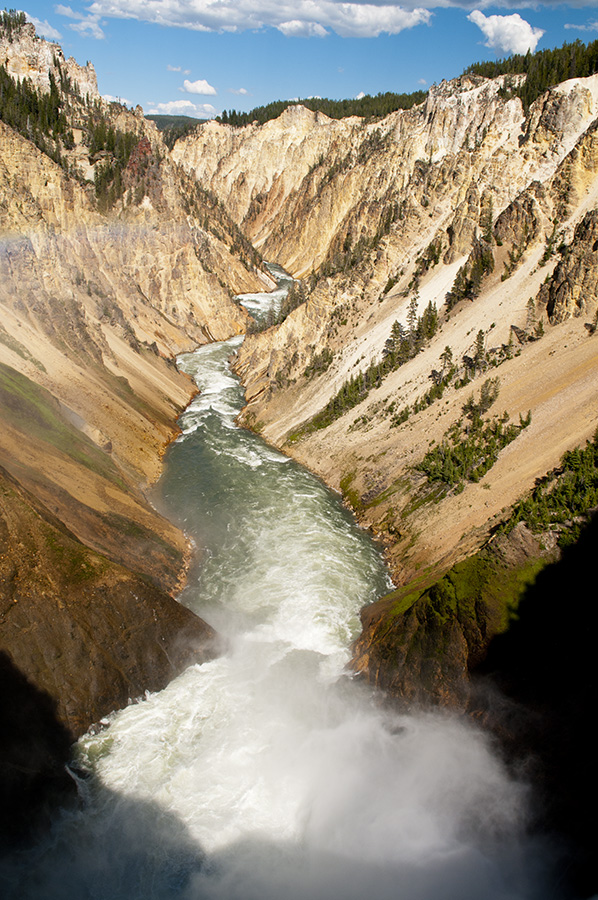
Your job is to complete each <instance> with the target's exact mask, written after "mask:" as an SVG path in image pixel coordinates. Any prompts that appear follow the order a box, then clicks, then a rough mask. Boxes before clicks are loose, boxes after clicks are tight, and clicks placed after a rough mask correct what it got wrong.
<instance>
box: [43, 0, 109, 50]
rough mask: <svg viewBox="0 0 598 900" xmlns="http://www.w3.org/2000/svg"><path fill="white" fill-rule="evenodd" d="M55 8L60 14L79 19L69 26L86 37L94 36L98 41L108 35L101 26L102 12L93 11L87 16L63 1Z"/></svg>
mask: <svg viewBox="0 0 598 900" xmlns="http://www.w3.org/2000/svg"><path fill="white" fill-rule="evenodd" d="M54 9H55V11H56V12H57V13H58V15H59V16H66V17H67V18H68V19H76V20H77V21H76V22H73V23H72V24H71V25H69V28H71V29H72V30H73V31H78V32H79V34H81V35H83V36H84V37H87V36H89V37H93V38H95V39H96V40H98V41H101V40H102V39H103V38H105V37H106V35H105V34H104V32H103V31H102V28H101V27H100V18H101V13H91V14H90V15H87V16H86V15H85V14H84V13H80V12H76V11H75V10H74V9H72V7H70V6H64V5H63V4H62V3H59V4H58V5H57V6H55V7H54Z"/></svg>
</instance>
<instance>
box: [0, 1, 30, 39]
mask: <svg viewBox="0 0 598 900" xmlns="http://www.w3.org/2000/svg"><path fill="white" fill-rule="evenodd" d="M26 24H27V17H26V15H25V13H24V12H17V10H16V9H8V10H6V9H5V10H4V11H3V12H2V13H0V31H3V32H4V34H5V35H6V36H7V38H8V40H9V41H10V42H11V43H12V39H13V35H15V34H18V33H19V32H20V31H21V29H22V28H23V27H24V26H25V25H26Z"/></svg>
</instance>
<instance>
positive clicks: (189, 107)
mask: <svg viewBox="0 0 598 900" xmlns="http://www.w3.org/2000/svg"><path fill="white" fill-rule="evenodd" d="M148 112H150V113H153V114H154V115H165V116H193V117H195V118H198V119H206V118H207V119H211V118H212V117H213V116H215V115H216V109H215V107H213V106H212V104H211V103H192V102H191V100H170V101H169V102H168V103H154V104H152V108H151V109H150V110H148Z"/></svg>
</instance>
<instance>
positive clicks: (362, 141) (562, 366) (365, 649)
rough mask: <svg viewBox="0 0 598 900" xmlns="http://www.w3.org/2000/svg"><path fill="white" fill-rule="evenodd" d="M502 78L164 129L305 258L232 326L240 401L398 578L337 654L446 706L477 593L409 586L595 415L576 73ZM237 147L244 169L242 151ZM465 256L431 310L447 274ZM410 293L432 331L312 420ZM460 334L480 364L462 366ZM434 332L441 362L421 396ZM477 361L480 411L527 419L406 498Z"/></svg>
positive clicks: (580, 90)
mask: <svg viewBox="0 0 598 900" xmlns="http://www.w3.org/2000/svg"><path fill="white" fill-rule="evenodd" d="M504 87H505V85H504V82H503V79H502V78H499V79H496V80H493V81H489V80H486V79H482V78H477V77H471V78H461V79H458V80H457V81H453V82H443V83H442V84H440V85H438V86H437V87H434V88H432V89H431V91H430V92H429V95H428V97H427V99H426V101H425V103H423V104H422V105H421V106H419V107H415V108H413V109H411V110H409V111H406V112H396V113H393V114H392V115H391V116H389V117H387V118H386V119H384V120H382V121H381V122H377V123H370V124H365V123H363V122H361V121H360V120H357V119H353V120H345V121H341V122H333V121H327V120H325V119H324V118H323V117H321V116H319V117H316V115H315V114H314V113H310V112H308V111H305V110H303V111H301V110H298V109H297V110H293V111H292V115H291V111H287V113H286V114H285V116H284V117H281V118H280V119H279V120H277V121H276V122H270V123H267V125H264V126H262V127H261V128H260V127H258V126H257V125H253V126H248V127H247V128H243V129H231V128H227V127H226V126H219V125H215V124H211V125H207V126H202V127H200V128H199V129H197V131H196V132H195V133H194V134H193V135H191V136H190V137H188V138H187V139H186V140H185V141H181V142H180V143H179V144H178V145H177V147H176V148H175V154H176V157H177V159H178V160H179V161H180V163H181V165H183V166H184V167H185V168H186V169H187V170H188V171H190V172H197V173H198V174H199V175H200V176H201V178H202V180H203V182H204V183H208V184H210V186H211V188H212V189H213V190H214V191H215V192H216V193H217V194H218V196H219V197H220V198H221V199H222V201H223V202H225V203H227V204H230V205H229V209H230V211H231V215H232V216H233V217H234V218H235V220H236V221H237V222H239V223H242V226H243V228H244V229H246V230H247V233H248V234H251V235H252V236H253V237H254V238H255V239H256V240H258V241H259V242H260V247H261V249H262V251H263V252H264V253H265V254H266V256H267V257H268V256H269V257H270V258H275V259H277V261H281V262H283V264H285V265H286V266H287V267H288V268H289V269H290V270H291V271H292V272H293V273H294V274H296V275H304V274H307V273H311V272H312V271H313V272H314V275H313V276H310V278H309V283H310V292H309V296H308V299H307V302H306V303H305V304H303V305H301V306H300V307H298V308H297V309H296V310H294V311H293V312H292V313H291V314H290V315H289V316H288V318H287V319H286V320H285V321H284V322H283V323H282V324H281V325H279V326H277V327H275V328H272V329H269V330H268V331H266V332H264V333H262V334H257V335H250V336H248V337H247V339H246V340H245V342H244V345H243V347H242V349H241V351H240V353H239V358H238V362H237V365H236V368H237V371H238V373H239V374H240V375H241V377H242V379H243V381H244V383H245V385H246V391H247V398H248V401H249V403H248V406H247V407H246V409H245V411H244V412H243V414H242V420H243V421H245V422H246V423H247V424H248V425H250V426H251V427H255V428H258V429H259V430H260V432H261V433H262V434H263V435H264V437H265V438H266V439H267V440H269V441H272V442H273V443H274V444H276V445H277V446H279V447H283V448H284V449H285V450H286V451H287V452H289V453H290V454H291V455H293V456H295V457H296V458H298V459H299V460H300V461H301V462H303V463H305V464H306V465H307V466H309V467H310V468H311V469H312V470H314V471H316V472H317V473H318V474H319V475H321V476H322V477H323V478H324V479H325V480H326V481H327V482H328V483H329V484H330V485H332V486H333V487H335V488H337V489H339V490H341V491H342V492H343V494H344V496H345V498H346V500H347V502H349V503H350V504H351V505H352V506H353V508H354V509H355V511H356V512H357V515H358V518H359V519H360V521H361V522H362V523H363V524H364V525H366V526H368V527H370V528H371V529H372V531H373V532H374V533H375V534H376V535H377V536H378V537H379V539H380V540H381V541H382V542H383V544H384V547H385V550H386V554H387V558H388V561H389V564H390V567H391V571H392V574H393V579H394V581H395V584H396V585H397V586H398V589H397V590H398V593H397V594H395V595H393V596H392V597H391V598H390V599H388V600H385V601H381V605H378V606H375V607H373V608H372V609H371V610H368V611H366V612H365V613H364V634H363V635H362V637H361V638H360V640H359V642H358V644H357V649H356V653H357V662H356V665H357V666H358V668H359V670H360V671H361V672H362V673H364V675H365V676H366V677H368V678H369V679H370V680H371V681H372V682H375V683H376V684H380V685H382V686H384V687H385V688H387V689H390V690H391V692H393V693H394V694H395V695H396V696H402V697H408V698H410V699H411V700H413V701H416V702H422V701H425V700H426V699H428V700H433V701H434V702H441V703H447V704H451V703H457V704H463V703H464V702H465V698H466V696H467V682H468V671H469V669H470V668H471V667H472V666H474V665H475V664H476V660H479V659H480V658H481V657H482V656H483V654H484V652H485V650H486V649H487V646H488V643H489V641H490V639H491V636H492V634H493V633H495V632H496V630H497V629H498V624H497V622H496V621H493V616H494V615H495V613H493V612H492V609H491V607H492V604H490V607H488V608H485V606H484V604H485V602H486V601H484V602H483V603H481V606H480V607H479V609H476V610H474V612H475V614H473V613H472V611H471V610H468V609H465V608H464V607H462V606H461V605H460V603H461V601H460V600H459V598H458V596H456V595H455V593H454V590H453V588H454V585H453V588H451V587H450V586H449V587H447V591H448V594H447V595H446V596H444V594H443V589H442V588H437V589H436V591H435V592H434V591H432V597H431V598H430V597H429V596H428V595H426V597H427V599H420V600H418V601H417V602H415V598H416V597H420V595H421V597H422V598H423V596H424V594H425V591H426V590H427V589H430V588H431V586H432V585H433V584H435V583H437V582H438V580H439V578H440V577H441V576H442V575H443V574H444V573H446V572H447V571H452V567H453V566H455V565H458V564H460V561H462V560H463V559H464V558H465V557H468V556H470V555H471V554H476V553H477V552H478V551H480V548H481V547H482V545H483V544H484V543H485V541H487V539H488V537H489V535H490V533H491V531H492V527H493V525H494V524H496V523H497V522H498V521H500V520H501V518H502V517H504V515H505V511H506V509H508V507H509V506H510V504H512V503H514V502H515V501H516V500H517V499H518V498H519V497H520V496H521V495H522V493H524V492H525V491H526V490H528V489H529V488H531V487H532V486H533V484H534V481H535V479H537V478H539V477H541V476H542V475H543V474H544V473H545V472H546V471H548V470H550V469H552V468H553V467H554V466H556V465H557V464H558V462H559V460H560V458H561V455H562V454H563V452H564V451H566V450H568V449H571V448H572V447H574V446H575V445H577V444H580V443H583V441H584V440H585V439H586V438H588V437H590V435H591V434H592V432H593V430H594V428H595V425H596V411H595V394H596V386H597V385H598V357H597V355H596V350H595V347H594V344H593V340H594V338H593V337H592V332H591V329H586V328H584V324H587V323H588V321H589V322H590V323H591V322H592V321H593V317H594V315H595V313H596V309H597V306H598V296H597V288H596V284H595V276H596V271H597V267H596V260H595V243H596V235H595V233H594V225H595V221H594V220H595V207H596V204H597V202H598V181H597V175H598V173H597V165H598V150H597V148H596V138H595V134H596V122H597V116H598V76H592V77H590V78H586V79H573V80H572V81H569V82H565V83H564V84H561V85H558V86H556V87H555V88H552V89H551V90H549V91H547V92H546V94H544V95H543V96H542V97H540V98H539V99H538V100H536V102H535V103H534V104H532V106H531V108H530V109H529V112H528V113H527V115H526V114H524V111H523V108H522V106H521V104H520V102H519V100H518V99H516V98H512V99H505V91H504ZM309 123H311V125H310V127H309V128H308V127H307V125H308V124H309ZM277 129H278V140H276V136H275V135H276V131H277ZM326 148H328V149H326ZM250 154H251V158H259V160H260V165H259V171H258V168H257V167H256V169H255V170H253V169H249V168H248V167H247V165H246V164H245V165H244V160H245V159H246V158H247V156H248V155H250ZM285 163H288V168H284V166H285ZM559 254H560V261H558V260H559ZM482 262H484V266H485V268H483V269H481V268H480V267H481V265H482ZM476 267H477V268H476ZM476 271H477V273H478V274H477V275H476V276H475V277H476V278H477V279H478V280H477V282H476V283H475V288H474V289H472V290H471V291H470V293H467V291H464V292H462V293H461V294H460V295H458V292H457V296H458V297H460V298H461V299H458V300H457V302H456V304H455V305H454V307H453V308H452V309H451V310H450V313H449V312H447V311H445V310H444V309H443V307H444V301H445V297H446V295H447V293H448V292H450V291H454V290H455V285H457V284H458V282H459V276H461V281H462V282H463V280H464V279H466V278H468V277H470V278H472V279H473V273H474V272H476ZM471 283H473V280H472V282H471ZM528 298H529V299H528ZM413 301H415V302H416V305H417V310H418V313H420V314H421V312H422V311H423V310H424V308H425V307H426V306H427V304H428V303H432V304H435V306H436V308H437V310H438V311H439V312H440V330H439V331H438V332H437V334H436V335H435V336H434V338H433V339H432V340H431V341H430V342H429V343H428V344H425V345H424V346H423V347H422V349H421V351H420V352H419V353H417V354H416V355H415V356H414V357H413V358H412V359H410V360H409V361H407V362H405V363H404V364H403V365H402V366H400V368H396V369H395V370H393V371H391V372H390V374H388V375H387V376H386V377H381V376H380V374H379V373H378V374H376V373H375V372H374V374H373V375H372V376H371V377H372V381H371V383H370V385H369V390H366V389H364V390H363V391H362V395H361V397H362V399H361V401H360V402H358V403H357V404H356V405H355V404H350V405H348V407H347V408H345V411H344V413H343V414H342V415H339V414H338V412H333V414H332V415H331V416H330V418H329V421H330V424H327V425H326V427H319V428H312V427H311V426H310V421H311V420H312V417H314V415H315V414H317V413H319V412H320V411H321V410H322V409H323V408H325V407H326V404H327V403H328V402H329V401H331V400H332V398H334V397H335V395H336V394H337V392H338V391H339V389H340V388H341V387H342V386H343V385H347V384H348V383H349V382H350V380H351V379H355V378H356V377H357V376H358V374H359V373H360V372H361V373H364V372H365V371H366V369H368V368H370V370H371V366H373V365H375V364H376V363H378V362H381V361H383V360H384V359H385V355H386V354H387V352H388V342H389V339H390V336H391V332H392V328H393V324H394V323H395V322H397V321H398V322H399V323H400V324H401V325H402V327H403V329H404V330H405V329H408V327H409V325H408V322H409V320H408V311H409V307H410V303H411V302H413ZM576 317H578V318H576ZM557 323H560V324H558V327H553V326H556V324H557ZM536 331H537V334H538V335H541V334H542V331H543V332H544V336H543V337H542V338H541V340H535V339H534V340H530V338H535V337H536ZM476 335H477V336H479V335H481V341H482V345H483V346H482V348H481V357H480V358H481V359H482V362H481V365H480V366H479V367H478V366H476V365H475V364H474V365H473V367H471V366H470V367H469V368H468V367H467V365H466V363H465V362H464V360H466V359H469V360H470V361H473V358H474V356H475V353H476ZM514 335H518V337H517V339H516V340H517V345H516V346H514V345H513V343H512V341H513V340H515V337H514ZM447 347H448V348H449V351H450V354H451V357H452V359H453V363H454V366H456V367H457V368H458V369H459V372H460V375H459V379H455V380H454V381H453V382H452V385H453V386H450V387H448V388H447V389H446V390H445V389H443V390H442V391H441V392H440V393H441V395H442V399H437V400H436V401H434V400H433V398H432V399H429V400H428V392H429V390H430V387H431V384H433V383H436V382H437V381H438V379H439V378H440V377H441V376H442V373H445V372H446V368H445V365H444V364H443V362H442V361H441V359H442V355H443V353H444V352H445V350H446V348H447ZM499 362H500V367H498V368H496V371H494V368H495V367H497V366H498V365H499ZM434 373H435V376H434ZM434 377H436V382H433V381H431V379H433V378H434ZM489 377H498V379H499V382H500V397H499V400H498V401H497V404H496V405H497V409H498V408H500V410H503V409H504V410H506V411H507V412H508V414H509V416H510V417H511V420H512V421H513V420H514V421H517V417H518V416H519V415H521V416H526V415H527V413H528V410H531V424H530V426H529V428H528V429H527V430H526V431H525V434H522V436H521V437H520V438H518V440H516V441H514V442H513V443H512V444H511V445H509V447H508V448H506V449H505V450H503V451H502V452H501V453H500V454H499V455H498V459H497V461H496V463H495V464H494V466H493V467H492V469H491V470H490V471H489V472H488V474H487V475H485V476H484V478H481V479H479V480H476V481H473V482H466V483H465V484H464V485H463V486H462V489H461V490H459V491H455V490H448V491H447V492H446V493H445V495H444V496H442V497H441V498H440V499H438V498H436V502H434V503H432V502H430V501H426V500H425V497H426V496H427V495H426V493H425V478H424V477H423V476H422V475H421V473H419V472H418V470H417V469H415V468H414V466H415V465H416V464H417V463H419V462H420V461H421V459H422V457H423V455H424V453H425V451H426V449H427V448H428V447H431V446H434V445H438V444H441V443H442V442H443V440H448V438H447V435H448V434H449V430H450V428H451V427H453V426H455V424H456V423H458V422H459V421H460V420H462V419H463V406H464V404H465V401H466V400H467V395H468V394H469V393H470V392H472V391H473V392H474V394H475V395H476V396H477V395H478V394H479V392H480V390H481V387H482V384H483V383H484V381H485V380H487V379H488V378H489ZM457 380H458V381H459V383H462V382H465V383H468V385H469V386H468V388H467V391H466V392H464V391H460V390H458V389H456V388H455V387H454V384H456V382H457ZM335 402H338V404H340V402H341V401H335ZM341 412H342V407H341ZM403 413H404V416H403ZM398 414H401V415H398ZM539 557H541V553H539V550H538V548H536V551H535V555H534V553H531V556H530V560H531V559H536V558H539ZM530 565H532V563H531V562H530ZM490 568H491V570H492V571H493V573H494V575H493V577H496V572H495V569H496V565H495V564H494V563H493V564H492V566H490ZM457 581H459V579H457ZM445 593H446V592H445ZM441 594H442V595H443V596H442V597H441V596H440V595H441ZM449 595H450V598H449V599H447V597H448V596H449ZM406 598H408V599H406ZM462 599H463V598H462ZM449 600H450V602H449ZM463 602H465V600H464V599H463ZM441 607H442V609H440V608H441ZM491 620H492V621H491Z"/></svg>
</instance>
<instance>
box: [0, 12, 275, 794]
mask: <svg viewBox="0 0 598 900" xmlns="http://www.w3.org/2000/svg"><path fill="white" fill-rule="evenodd" d="M0 64H4V66H5V68H6V70H7V71H8V73H9V75H12V76H13V77H14V78H15V79H16V81H15V82H14V83H15V84H16V85H17V86H18V84H19V83H20V82H21V81H24V82H26V85H29V86H33V87H34V88H35V89H36V90H37V91H39V92H41V94H43V93H44V92H50V93H51V94H52V96H53V97H54V98H55V100H56V102H57V103H58V105H59V106H58V110H59V114H60V116H62V118H61V119H60V120H59V124H60V127H61V129H62V130H61V131H60V132H59V133H58V137H56V138H55V139H52V141H50V140H48V141H47V142H46V144H45V146H46V148H47V152H44V149H43V147H44V143H43V141H41V140H40V141H39V142H38V146H35V145H34V143H33V142H32V141H31V140H29V139H28V138H27V137H26V136H24V135H23V134H19V133H17V131H16V130H15V129H13V128H11V127H9V125H7V124H6V123H5V122H0V149H1V153H0V272H1V277H0V282H1V284H0V419H1V421H2V428H1V429H0V467H1V470H2V489H1V496H2V502H1V511H0V533H1V536H2V537H1V550H0V555H1V558H0V568H1V571H2V574H1V577H0V596H1V604H2V609H1V610H0V648H1V650H2V652H3V654H4V657H3V659H6V660H7V666H5V667H4V668H3V669H2V671H3V674H6V676H7V678H9V676H10V673H11V672H12V671H13V669H14V670H15V673H16V677H18V679H21V681H22V682H23V683H26V684H28V685H29V688H30V691H31V694H32V696H35V697H39V698H44V697H45V698H46V700H47V703H46V706H45V708H46V709H47V710H50V712H51V716H53V719H54V722H55V726H56V729H57V730H60V729H61V728H62V729H66V731H65V733H66V734H68V735H70V738H71V739H72V738H73V737H76V736H78V735H80V734H81V733H82V732H83V731H85V730H86V729H87V728H88V727H89V726H90V725H91V724H92V723H93V722H96V721H98V719H99V718H101V717H102V716H104V715H106V714H107V713H109V712H110V711H111V710H113V709H115V708H118V707H119V706H122V705H124V704H126V703H127V702H128V701H129V700H130V699H131V698H135V697H138V696H140V695H142V694H143V692H144V691H145V690H148V689H149V690H156V689H158V688H160V687H161V686H164V685H165V684H166V683H167V681H168V680H169V679H170V678H172V677H173V675H174V674H176V673H177V672H178V671H180V670H181V669H182V668H183V667H185V666H186V665H188V664H189V662H190V661H192V660H198V661H201V660H202V659H206V658H207V657H209V656H211V655H213V653H215V652H216V651H217V645H216V642H215V636H214V634H213V632H212V630H211V629H210V628H209V626H207V625H206V624H205V623H204V622H202V621H201V620H200V619H198V618H197V617H196V616H194V615H193V614H191V613H190V612H189V611H188V610H186V609H183V608H182V607H181V606H180V605H179V604H178V603H177V602H176V601H175V600H174V599H173V597H174V595H175V593H176V592H177V591H178V589H179V588H180V585H181V580H182V579H183V577H184V572H185V568H186V565H187V561H188V557H189V552H190V548H189V547H188V544H187V541H186V539H185V536H184V535H183V534H182V533H181V532H180V531H179V530H178V529H176V528H175V527H174V526H173V525H172V524H171V523H170V522H168V521H166V520H165V519H164V518H162V517H161V516H160V515H159V514H158V513H157V512H156V510H155V509H154V508H153V507H152V506H151V504H150V503H149V502H148V500H147V498H146V496H145V494H144V491H145V488H146V487H148V486H149V485H150V484H151V483H152V482H153V481H154V480H155V479H156V478H157V476H158V474H159V471H160V458H161V455H162V453H163V451H164V449H165V447H166V446H167V444H168V442H169V441H170V440H171V439H172V438H173V436H174V435H175V434H176V433H177V427H176V419H177V417H178V415H179V413H180V411H181V410H182V409H183V408H184V407H185V406H186V404H187V403H188V401H189V399H190V398H191V397H192V395H193V393H194V386H193V385H192V384H191V383H190V382H189V380H188V379H187V378H186V377H184V376H183V375H181V374H180V373H179V372H178V371H177V370H176V367H175V366H174V365H173V357H174V356H175V355H176V354H177V353H179V352H181V351H185V350H189V349H192V348H193V347H194V346H197V345H198V344H201V343H205V342H206V341H209V340H214V339H223V338H226V337H229V336H230V335H232V334H238V333H239V332H241V331H243V330H244V329H245V326H246V322H247V314H246V312H245V311H244V310H243V309H242V308H241V307H240V306H239V305H238V304H237V303H235V302H234V301H233V299H232V293H233V292H237V291H243V290H256V289H259V288H262V287H264V286H267V285H269V284H271V279H270V278H269V276H268V274H267V273H266V272H265V271H262V269H261V264H260V261H259V256H258V255H257V254H255V252H254V251H253V250H252V248H251V247H250V245H248V243H247V241H245V240H244V239H243V237H242V235H240V233H239V231H238V229H237V228H236V226H234V223H232V221H231V220H230V217H229V216H228V215H227V214H226V212H225V211H224V210H223V208H222V207H221V205H219V203H218V201H217V199H216V197H214V196H213V195H210V194H209V193H208V192H206V191H202V190H201V188H200V187H199V186H196V185H195V184H191V183H190V181H189V178H188V176H187V175H185V173H184V172H182V171H181V170H180V169H179V167H178V166H177V165H176V164H175V163H174V162H173V161H172V159H171V157H170V154H169V151H168V149H167V148H166V146H165V145H164V143H163V141H162V138H161V136H160V134H159V133H158V131H157V129H156V128H155V126H154V125H153V124H151V123H148V122H146V121H145V120H144V119H143V117H142V113H141V110H137V111H135V112H133V111H130V110H127V109H126V108H124V107H122V106H120V105H119V104H112V103H110V104H109V103H107V102H105V101H103V100H102V99H101V98H100V97H99V95H98V93H97V85H96V83H95V74H94V72H93V67H91V66H90V65H88V66H87V67H78V66H77V64H76V63H75V62H74V61H71V60H69V61H65V60H64V56H63V55H62V51H61V50H60V48H59V47H58V46H57V45H53V44H48V43H47V42H45V41H43V40H41V39H39V38H37V37H36V36H35V33H34V31H33V30H32V27H31V26H29V25H24V26H21V27H18V28H17V29H16V30H13V31H12V32H11V33H10V35H9V34H7V33H6V32H5V33H3V34H2V35H0ZM15 96H18V92H17V93H16V94H15ZM57 115H58V113H57ZM65 123H66V124H65ZM65 129H66V130H65ZM69 130H70V133H69ZM42 137H43V135H42ZM111 141H112V143H111ZM119 142H120V143H121V145H123V146H124V145H125V144H126V146H127V147H128V150H127V154H126V155H122V154H121V156H120V157H119V156H118V155H117V154H118V148H119ZM115 144H116V151H115V150H114V145H115ZM94 148H95V149H94ZM98 148H99V149H98ZM50 156H52V157H53V158H50ZM105 184H108V187H109V190H108V192H106V190H104V188H103V185H105ZM23 679H24V680H23ZM9 682H10V678H9V681H8V682H7V683H6V685H5V687H6V690H10V687H9V686H8V685H9ZM19 683H21V682H19ZM5 700H6V702H7V703H8V707H10V701H9V700H8V699H7V698H5ZM3 702H4V701H3ZM36 702H37V701H36ZM45 702H46V701H44V703H45ZM8 707H7V710H8ZM7 715H9V711H7ZM10 715H12V713H10ZM31 725H32V728H33V729H34V728H35V722H34V721H33V720H32V723H31ZM15 739H16V738H15ZM30 739H31V741H32V743H35V740H36V736H35V735H34V734H33V733H31V735H30ZM18 740H20V741H22V740H23V737H22V735H21V736H20V737H19V739H18ZM58 743H59V744H60V740H59V741H58ZM2 750H3V753H5V754H7V756H6V758H12V757H11V753H13V750H14V748H12V747H11V746H4V745H3V748H2ZM9 769H10V766H9ZM7 771H8V770H7ZM11 771H12V769H11ZM29 774H30V775H31V777H34V775H32V773H29ZM7 777H8V776H7ZM28 777H29V776H28ZM17 780H18V779H17ZM5 787H6V785H5V784H4V783H3V784H2V785H0V789H1V790H2V791H4V789H5ZM14 787H15V786H14V784H12V782H11V783H10V785H9V786H8V787H7V790H9V792H12V791H13V789H14Z"/></svg>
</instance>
